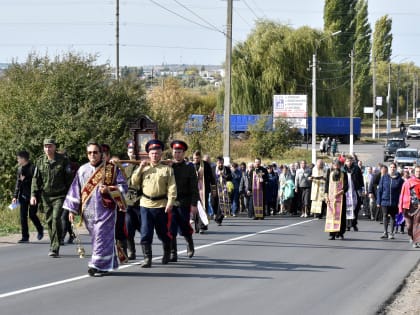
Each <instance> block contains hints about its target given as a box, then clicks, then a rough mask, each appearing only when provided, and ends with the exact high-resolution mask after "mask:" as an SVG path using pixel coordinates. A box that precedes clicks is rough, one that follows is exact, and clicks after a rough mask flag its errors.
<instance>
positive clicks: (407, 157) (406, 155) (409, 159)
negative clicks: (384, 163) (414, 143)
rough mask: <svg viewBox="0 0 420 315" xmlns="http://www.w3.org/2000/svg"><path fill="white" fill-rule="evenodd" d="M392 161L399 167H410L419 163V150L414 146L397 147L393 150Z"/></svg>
mask: <svg viewBox="0 0 420 315" xmlns="http://www.w3.org/2000/svg"><path fill="white" fill-rule="evenodd" d="M394 162H395V164H397V167H398V168H400V169H405V168H409V169H411V168H413V167H414V166H416V165H420V159H419V152H418V151H417V149H414V148H413V149H409V148H404V149H398V150H397V152H395V158H394Z"/></svg>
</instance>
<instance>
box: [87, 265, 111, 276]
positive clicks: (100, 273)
mask: <svg viewBox="0 0 420 315" xmlns="http://www.w3.org/2000/svg"><path fill="white" fill-rule="evenodd" d="M107 273H108V271H103V270H98V269H96V268H93V267H90V268H88V274H89V276H91V277H101V276H103V275H105V274H107Z"/></svg>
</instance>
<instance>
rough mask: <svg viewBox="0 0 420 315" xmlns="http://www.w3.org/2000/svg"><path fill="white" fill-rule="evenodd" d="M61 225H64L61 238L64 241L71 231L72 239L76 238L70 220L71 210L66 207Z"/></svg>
mask: <svg viewBox="0 0 420 315" xmlns="http://www.w3.org/2000/svg"><path fill="white" fill-rule="evenodd" d="M61 225H62V227H63V233H62V234H61V240H62V241H64V239H65V238H66V234H67V233H69V237H70V239H73V238H74V232H73V229H72V227H71V223H70V220H69V210H66V209H64V210H63V213H62V214H61Z"/></svg>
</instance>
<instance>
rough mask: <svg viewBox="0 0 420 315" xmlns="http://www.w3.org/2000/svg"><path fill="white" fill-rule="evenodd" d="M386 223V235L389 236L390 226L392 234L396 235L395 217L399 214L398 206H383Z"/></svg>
mask: <svg viewBox="0 0 420 315" xmlns="http://www.w3.org/2000/svg"><path fill="white" fill-rule="evenodd" d="M381 209H382V214H383V218H382V219H383V222H384V233H386V234H388V224H390V226H391V233H392V234H394V228H395V215H396V214H397V213H398V206H388V207H386V206H381Z"/></svg>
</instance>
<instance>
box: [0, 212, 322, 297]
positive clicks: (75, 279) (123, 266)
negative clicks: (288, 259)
mask: <svg viewBox="0 0 420 315" xmlns="http://www.w3.org/2000/svg"><path fill="white" fill-rule="evenodd" d="M315 220H317V219H311V220H305V221H301V222H297V223H293V224H290V225H285V226H280V227H277V228H273V229H269V230H264V231H260V232H256V233H251V234H247V235H242V236H238V237H234V238H231V239H228V240H225V241H219V242H214V243H210V244H206V245H201V246H197V247H195V250H198V249H202V248H207V247H211V246H216V245H221V244H226V243H230V242H234V241H239V240H243V239H245V238H249V237H253V236H256V235H258V234H264V233H269V232H273V231H278V230H284V229H287V228H289V227H294V226H297V225H301V224H304V223H308V222H311V221H315ZM186 252H187V250H182V251H179V252H178V254H183V253H186ZM161 258H162V256H160V257H155V258H153V259H152V260H158V259H161ZM140 264H141V262H134V263H130V264H124V265H121V266H120V267H119V268H118V270H123V269H126V268H130V267H132V266H136V265H140ZM86 278H90V276H89V275H83V276H78V277H73V278H69V279H64V280H60V281H55V282H50V283H46V284H42V285H38V286H35V287H30V288H26V289H21V290H16V291H11V292H6V293H3V294H0V299H1V298H6V297H9V296H14V295H19V294H23V293H28V292H32V291H37V290H41V289H45V288H50V287H54V286H58V285H61V284H66V283H70V282H75V281H79V280H82V279H86Z"/></svg>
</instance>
